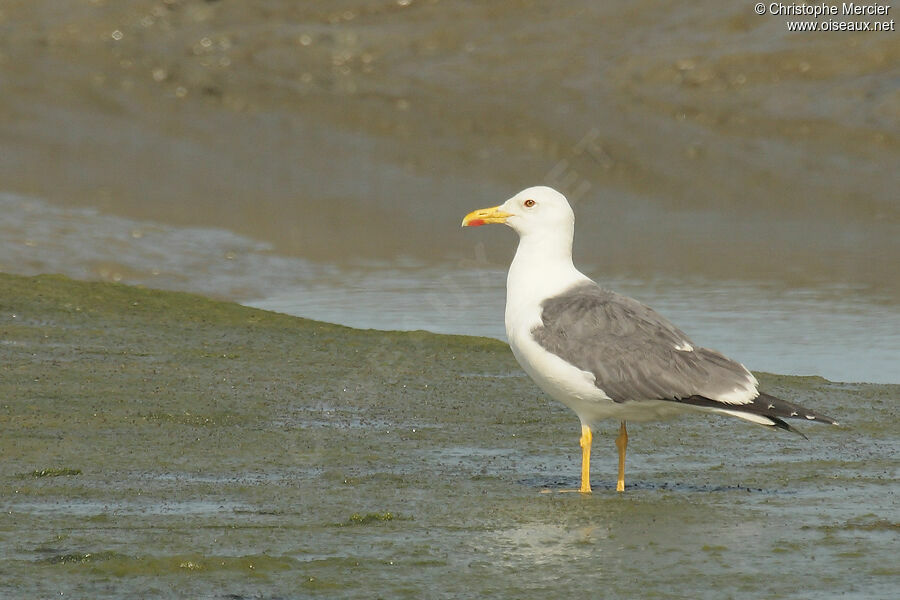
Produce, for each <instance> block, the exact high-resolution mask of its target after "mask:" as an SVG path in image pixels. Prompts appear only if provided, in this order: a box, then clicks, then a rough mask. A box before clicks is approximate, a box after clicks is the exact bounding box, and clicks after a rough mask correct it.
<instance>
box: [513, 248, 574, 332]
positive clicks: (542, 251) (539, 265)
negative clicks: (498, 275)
mask: <svg viewBox="0 0 900 600" xmlns="http://www.w3.org/2000/svg"><path fill="white" fill-rule="evenodd" d="M567 233H568V235H559V232H558V231H557V232H555V235H545V234H543V232H533V233H525V234H523V235H521V237H520V238H519V247H518V248H517V249H516V256H515V258H513V261H512V265H510V267H509V275H508V276H507V279H506V328H507V332H509V329H510V326H511V325H515V324H518V325H523V324H527V325H528V326H531V325H535V324H537V323H538V322H539V321H540V303H541V301H542V300H543V299H544V298H547V297H548V296H554V295H556V294H559V293H561V292H563V291H565V290H566V289H568V288H570V287H571V286H573V285H574V284H576V283H580V282H582V281H590V279H588V278H587V277H586V276H585V275H584V274H582V273H581V272H580V271H579V270H578V269H576V268H575V265H574V264H572V232H571V231H570V232H567ZM511 299H515V303H512V302H511Z"/></svg>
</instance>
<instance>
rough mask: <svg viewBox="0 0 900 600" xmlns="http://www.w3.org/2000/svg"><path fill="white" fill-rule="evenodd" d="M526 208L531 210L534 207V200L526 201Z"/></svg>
mask: <svg viewBox="0 0 900 600" xmlns="http://www.w3.org/2000/svg"><path fill="white" fill-rule="evenodd" d="M525 206H527V207H528V208H531V207H532V206H534V200H532V199H531V198H529V199H528V200H526V201H525Z"/></svg>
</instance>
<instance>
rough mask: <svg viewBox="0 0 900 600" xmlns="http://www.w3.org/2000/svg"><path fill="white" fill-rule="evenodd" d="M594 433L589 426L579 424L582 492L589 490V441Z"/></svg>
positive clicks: (580, 490)
mask: <svg viewBox="0 0 900 600" xmlns="http://www.w3.org/2000/svg"><path fill="white" fill-rule="evenodd" d="M593 439H594V435H593V434H592V433H591V428H590V427H588V426H587V425H585V424H584V423H582V424H581V489H579V490H578V491H579V492H581V493H582V494H589V493H590V492H591V441H592V440H593Z"/></svg>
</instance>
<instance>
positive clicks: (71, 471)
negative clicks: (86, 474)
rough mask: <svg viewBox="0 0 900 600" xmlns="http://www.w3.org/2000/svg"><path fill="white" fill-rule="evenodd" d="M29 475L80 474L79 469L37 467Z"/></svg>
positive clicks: (55, 475) (62, 475)
mask: <svg viewBox="0 0 900 600" xmlns="http://www.w3.org/2000/svg"><path fill="white" fill-rule="evenodd" d="M29 475H30V476H31V477H72V476H75V475H81V469H38V470H36V471H32V472H31V473H30V474H29ZM23 476H24V475H23Z"/></svg>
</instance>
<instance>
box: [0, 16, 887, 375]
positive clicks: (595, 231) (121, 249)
mask: <svg viewBox="0 0 900 600" xmlns="http://www.w3.org/2000/svg"><path fill="white" fill-rule="evenodd" d="M65 6H66V8H65V9H64V10H62V9H60V8H59V2H58V1H57V0H33V1H30V2H6V3H5V4H4V6H3V7H2V8H0V88H2V90H3V93H2V94H0V182H2V183H0V204H2V205H3V211H2V212H0V268H2V269H3V270H5V271H8V272H17V273H23V274H35V273H42V272H59V273H65V274H69V275H72V276H75V277H79V278H89V279H104V280H109V281H123V282H130V283H140V284H144V285H149V286H153V287H162V288H170V289H182V290H190V291H196V292H201V293H204V294H209V295H214V296H216V297H220V298H228V299H233V300H239V301H243V302H251V303H253V304H258V305H261V306H266V307H272V308H277V309H279V310H283V311H286V312H290V313H292V314H299V315H306V316H312V317H317V318H324V319H327V320H332V321H336V322H341V323H347V324H353V325H358V326H362V327H377V328H382V329H393V328H420V327H422V328H426V329H430V330H434V331H441V332H455V333H479V334H483V335H491V336H498V337H500V336H502V330H501V328H500V327H499V326H498V321H497V319H498V317H499V315H500V314H501V312H500V310H499V307H500V306H501V303H502V289H501V286H500V284H499V281H500V279H502V275H501V274H500V273H501V272H502V271H503V270H505V268H506V265H507V264H508V262H509V259H510V257H511V255H512V252H513V248H514V244H515V242H514V236H513V235H512V233H511V232H509V231H505V230H503V228H482V229H480V230H475V231H462V230H460V229H459V227H458V225H459V221H460V219H461V217H462V215H464V214H465V213H467V212H469V211H470V210H472V209H473V208H478V207H483V206H490V205H494V204H497V203H499V202H501V201H503V200H504V199H505V198H507V197H508V196H510V195H512V194H513V193H515V192H516V191H518V190H519V189H521V188H523V187H525V186H527V185H532V184H535V183H545V184H549V185H553V186H556V187H558V188H560V189H562V190H563V191H565V192H566V193H567V194H568V195H569V197H570V199H571V200H572V202H573V204H574V205H575V210H576V213H577V224H576V228H577V230H576V260H577V263H578V265H579V266H580V267H582V269H583V270H584V271H585V272H587V273H589V274H591V275H592V276H594V277H596V278H597V279H598V280H599V281H601V282H603V283H604V284H606V285H608V286H610V287H613V288H615V289H617V290H620V291H623V292H625V293H629V294H632V295H634V296H636V297H638V298H639V299H641V300H643V301H644V302H647V303H649V304H651V305H653V306H654V307H657V308H659V309H660V310H661V311H662V312H663V313H664V314H666V315H667V316H670V317H671V318H672V319H673V320H674V321H675V322H676V323H678V324H679V325H680V326H682V327H683V328H684V329H685V330H687V331H688V332H689V333H690V334H691V335H692V336H693V337H694V338H695V339H696V341H698V342H699V343H703V344H705V345H709V346H713V347H718V348H719V349H721V350H723V351H726V352H728V353H730V354H733V355H735V356H736V357H737V358H739V359H740V360H742V361H744V362H745V363H747V364H748V366H750V367H751V368H754V369H764V370H773V371H777V372H782V373H791V374H818V375H823V376H826V377H828V378H829V379H832V380H864V381H879V382H880V381H892V382H898V377H900V375H898V373H900V369H897V368H896V364H895V363H896V356H898V355H900V353H898V348H900V341H898V340H900V317H898V315H900V300H898V299H900V259H898V257H900V202H898V195H897V190H898V189H900V170H898V169H897V165H898V164H900V97H898V95H897V92H896V85H894V82H895V81H896V80H897V76H898V72H897V69H898V67H897V65H900V44H897V37H896V36H897V34H896V32H891V31H884V32H878V33H874V32H869V33H865V32H861V33H834V34H827V35H826V34H824V33H818V34H811V33H791V32H789V31H787V28H786V27H785V23H784V18H782V17H775V16H772V15H764V16H757V15H754V14H753V11H752V6H751V5H747V6H745V5H743V4H740V3H732V4H729V5H728V6H723V5H722V3H721V2H713V1H712V0H708V1H701V2H695V3H692V4H691V5H690V6H678V7H677V9H676V8H674V7H666V8H660V5H659V3H658V2H649V1H637V2H635V1H632V2H610V3H606V4H604V5H603V6H599V5H597V4H596V3H594V2H588V1H584V0H577V1H573V2H569V3H567V4H566V5H565V7H561V6H559V5H558V3H552V4H548V3H544V2H525V1H521V0H503V1H499V0H498V1H494V2H490V3H456V2H446V1H438V0H411V1H410V2H406V1H403V2H397V1H395V0H341V1H340V2H329V3H326V4H322V3H297V2H292V1H289V0H268V1H267V2H265V3H263V4H258V3H240V2H206V1H204V0H166V1H165V2H159V1H158V0H118V1H116V2H109V1H106V0H97V1H93V2H75V1H70V2H66V3H65Z"/></svg>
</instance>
